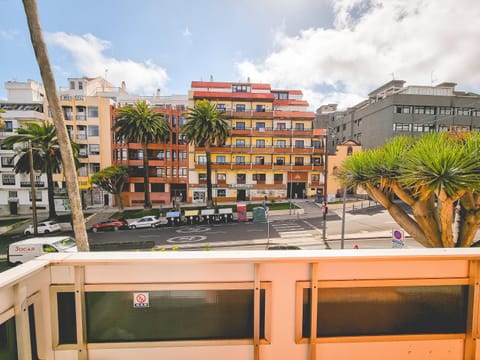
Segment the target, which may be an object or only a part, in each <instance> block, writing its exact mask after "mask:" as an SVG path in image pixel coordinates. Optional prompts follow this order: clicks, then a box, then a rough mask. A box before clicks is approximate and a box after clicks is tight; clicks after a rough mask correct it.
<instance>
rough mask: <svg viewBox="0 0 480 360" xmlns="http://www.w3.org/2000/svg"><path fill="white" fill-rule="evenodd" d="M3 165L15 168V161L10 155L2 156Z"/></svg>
mask: <svg viewBox="0 0 480 360" xmlns="http://www.w3.org/2000/svg"><path fill="white" fill-rule="evenodd" d="M1 159H2V167H4V168H6V167H10V168H13V161H10V158H9V157H6V156H2V158H1Z"/></svg>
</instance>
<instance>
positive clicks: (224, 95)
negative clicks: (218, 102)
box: [193, 91, 275, 100]
mask: <svg viewBox="0 0 480 360" xmlns="http://www.w3.org/2000/svg"><path fill="white" fill-rule="evenodd" d="M193 98H194V99H262V100H274V99H275V96H274V95H273V94H270V93H265V94H262V93H260V94H259V93H249V92H223V91H194V92H193Z"/></svg>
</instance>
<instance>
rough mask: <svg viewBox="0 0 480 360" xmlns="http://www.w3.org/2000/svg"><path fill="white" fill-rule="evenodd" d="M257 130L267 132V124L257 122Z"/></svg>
mask: <svg viewBox="0 0 480 360" xmlns="http://www.w3.org/2000/svg"><path fill="white" fill-rule="evenodd" d="M255 128H256V129H257V130H259V131H265V123H264V122H257V124H256V125H255Z"/></svg>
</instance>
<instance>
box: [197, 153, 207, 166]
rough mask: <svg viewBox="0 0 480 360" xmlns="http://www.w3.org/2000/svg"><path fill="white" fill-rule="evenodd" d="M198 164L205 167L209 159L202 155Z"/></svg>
mask: <svg viewBox="0 0 480 360" xmlns="http://www.w3.org/2000/svg"><path fill="white" fill-rule="evenodd" d="M198 163H199V164H201V165H205V164H206V163H207V157H206V156H205V155H200V156H199V157H198Z"/></svg>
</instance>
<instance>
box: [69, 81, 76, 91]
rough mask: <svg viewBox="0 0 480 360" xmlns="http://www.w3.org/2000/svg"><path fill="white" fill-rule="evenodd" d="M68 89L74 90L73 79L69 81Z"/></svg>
mask: <svg viewBox="0 0 480 360" xmlns="http://www.w3.org/2000/svg"><path fill="white" fill-rule="evenodd" d="M70 90H75V81H70Z"/></svg>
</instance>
